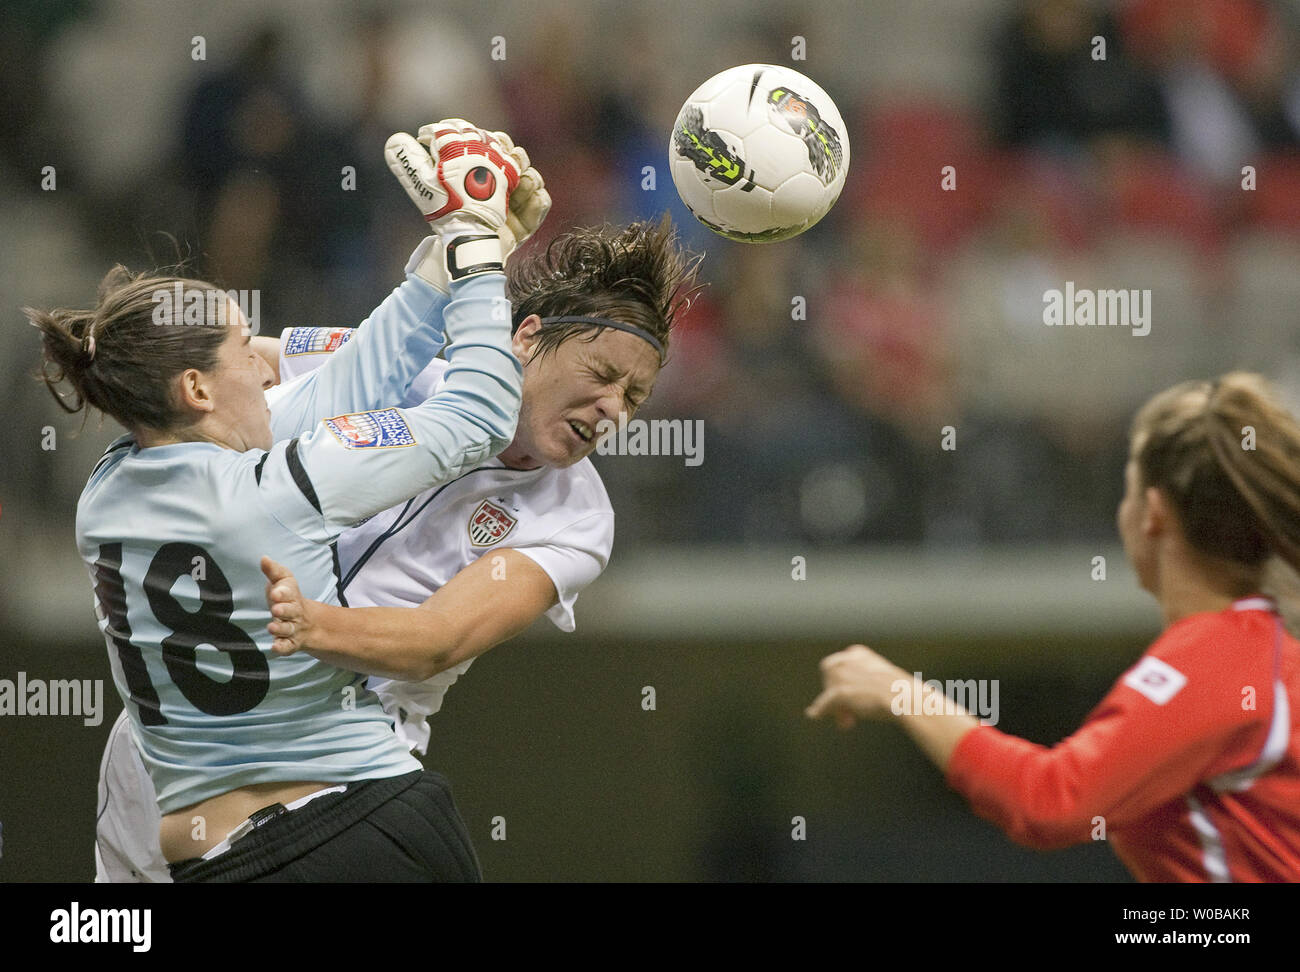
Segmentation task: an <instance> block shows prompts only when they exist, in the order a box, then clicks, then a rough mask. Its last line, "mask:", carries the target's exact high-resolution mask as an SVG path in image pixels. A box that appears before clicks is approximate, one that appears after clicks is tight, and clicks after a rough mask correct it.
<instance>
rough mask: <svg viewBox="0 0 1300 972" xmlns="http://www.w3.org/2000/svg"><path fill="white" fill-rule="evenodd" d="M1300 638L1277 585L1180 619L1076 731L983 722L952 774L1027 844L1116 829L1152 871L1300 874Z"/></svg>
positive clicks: (1216, 877) (1165, 874) (1191, 875)
mask: <svg viewBox="0 0 1300 972" xmlns="http://www.w3.org/2000/svg"><path fill="white" fill-rule="evenodd" d="M1298 703H1300V642H1297V641H1296V640H1295V639H1294V638H1292V637H1291V636H1290V635H1288V634H1287V633H1286V632H1285V630H1284V629H1283V628H1282V625H1281V623H1280V621H1279V619H1278V617H1277V615H1276V613H1275V610H1274V605H1273V603H1272V602H1271V601H1270V600H1268V599H1267V598H1263V597H1251V598H1243V599H1241V600H1238V601H1236V602H1234V603H1233V605H1232V606H1231V607H1230V608H1228V609H1227V610H1224V611H1221V612H1217V613H1215V612H1206V613H1201V614H1194V615H1190V616H1188V617H1186V618H1182V619H1181V620H1179V621H1177V622H1175V623H1174V624H1172V625H1170V626H1169V627H1168V628H1167V629H1166V630H1165V632H1164V633H1163V634H1161V636H1160V637H1159V638H1158V639H1157V640H1156V642H1155V644H1153V645H1152V646H1151V648H1150V649H1149V650H1148V651H1147V653H1146V654H1145V655H1143V656H1142V658H1141V660H1139V661H1138V663H1137V664H1136V665H1134V666H1133V667H1132V668H1131V669H1129V670H1128V672H1126V673H1125V674H1124V676H1123V677H1122V678H1121V679H1120V680H1119V682H1117V683H1116V685H1115V687H1114V688H1112V689H1111V691H1110V693H1109V694H1108V695H1107V696H1106V698H1105V699H1103V700H1102V702H1101V704H1100V705H1098V706H1097V707H1096V708H1095V709H1093V711H1092V712H1091V713H1090V714H1089V716H1088V718H1087V719H1086V720H1085V721H1084V724H1083V725H1082V726H1081V727H1080V728H1079V730H1078V731H1077V732H1075V733H1074V735H1072V736H1070V737H1069V738H1068V739H1066V740H1065V741H1063V742H1061V743H1059V744H1058V745H1056V746H1054V747H1052V748H1050V749H1049V748H1047V747H1045V746H1040V745H1037V744H1036V743H1031V742H1028V741H1026V740H1024V739H1020V738H1017V737H1015V736H1009V735H1007V734H1006V733H1003V732H999V731H998V730H997V729H994V728H992V727H991V726H980V727H979V728H977V729H973V730H971V731H970V732H968V733H966V735H965V736H963V737H962V739H961V741H960V742H959V743H958V744H957V747H956V749H955V750H954V751H953V754H952V758H951V760H950V762H949V764H948V771H947V779H948V782H949V784H950V785H951V786H952V787H953V788H954V789H956V790H957V791H958V792H959V793H961V794H963V795H964V796H965V797H967V799H969V800H970V803H971V806H972V807H973V809H974V810H975V812H976V813H978V814H979V815H980V816H982V817H985V818H986V819H988V820H991V821H993V822H994V823H996V824H997V825H998V826H999V827H1001V828H1002V829H1003V830H1005V831H1006V832H1007V834H1008V835H1009V836H1010V837H1011V838H1012V839H1013V840H1015V841H1016V842H1017V843H1021V844H1025V845H1027V846H1029V847H1035V848H1042V849H1050V848H1055V847H1066V846H1069V845H1071V844H1078V843H1082V842H1084V841H1087V840H1089V839H1094V838H1095V837H1097V836H1100V835H1101V833H1102V832H1103V831H1102V830H1101V826H1100V825H1101V823H1102V822H1103V821H1104V834H1105V837H1106V839H1108V840H1109V841H1110V843H1111V846H1112V847H1113V848H1114V849H1115V852H1116V853H1117V854H1118V855H1119V858H1120V860H1121V861H1123V862H1124V864H1125V866H1126V867H1127V868H1128V869H1129V870H1130V871H1131V872H1132V873H1133V875H1134V876H1135V877H1136V878H1137V879H1138V880H1139V881H1300V759H1298V758H1297V757H1298V754H1300V722H1298V721H1297V712H1296V710H1297V709H1300V704H1298Z"/></svg>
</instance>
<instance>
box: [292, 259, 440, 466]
mask: <svg viewBox="0 0 1300 972" xmlns="http://www.w3.org/2000/svg"><path fill="white" fill-rule="evenodd" d="M447 300H448V298H447V297H446V295H444V294H442V293H440V292H439V291H438V290H435V289H434V288H433V287H432V286H431V285H430V284H428V283H427V282H426V281H424V280H421V279H420V278H419V277H417V276H415V275H414V274H411V275H408V276H407V278H406V281H405V282H404V283H403V284H402V285H401V286H400V287H398V288H397V289H396V290H394V291H393V292H392V293H391V294H389V295H388V298H387V299H386V300H385V301H384V302H383V303H382V304H380V305H379V306H378V307H377V308H375V310H374V312H373V313H372V314H371V315H370V316H369V317H368V318H367V319H366V320H365V321H363V322H362V324H361V326H360V327H359V328H357V330H356V332H355V333H354V334H353V335H352V337H351V340H349V341H347V343H345V344H344V345H343V346H342V347H340V348H339V349H338V350H337V351H335V352H334V353H333V354H331V355H329V356H328V360H327V361H326V362H325V363H324V364H323V365H322V366H321V367H319V368H317V369H316V370H314V371H312V372H311V373H310V374H307V375H304V376H303V377H302V378H300V379H298V380H297V381H293V382H290V383H287V384H285V385H282V386H279V387H278V388H275V389H272V391H271V392H268V393H267V403H268V405H269V407H270V409H271V438H272V441H274V442H279V441H282V440H284V439H291V438H293V437H294V436H295V435H301V434H302V433H304V432H307V431H308V430H310V429H311V428H313V427H314V426H315V425H316V423H318V422H320V421H321V420H322V419H325V418H329V417H331V416H335V415H342V414H344V413H347V412H361V411H365V410H368V409H376V408H382V407H384V406H386V405H395V404H397V403H398V402H400V401H401V400H402V397H403V396H404V395H405V394H406V389H407V388H408V387H409V386H410V384H411V381H412V380H413V379H414V378H415V376H416V375H418V374H419V373H420V372H421V371H422V370H423V369H424V367H425V366H426V365H427V364H428V363H429V362H430V361H431V360H432V359H433V358H435V357H437V355H438V352H439V351H440V350H442V345H443V341H444V334H443V308H444V307H446V305H447Z"/></svg>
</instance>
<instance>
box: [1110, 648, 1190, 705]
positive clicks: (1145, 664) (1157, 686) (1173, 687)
mask: <svg viewBox="0 0 1300 972" xmlns="http://www.w3.org/2000/svg"><path fill="white" fill-rule="evenodd" d="M1124 684H1125V685H1127V686H1128V687H1129V688H1131V689H1134V690H1135V691H1138V692H1141V693H1142V694H1143V695H1145V696H1146V697H1147V698H1148V699H1150V700H1151V701H1152V702H1154V703H1155V704H1156V705H1164V704H1165V703H1166V702H1168V701H1169V700H1170V699H1172V698H1173V697H1174V696H1175V695H1177V694H1178V693H1179V692H1180V691H1181V690H1182V687H1183V686H1184V685H1186V684H1187V676H1186V675H1184V674H1183V673H1182V672H1180V671H1179V670H1178V669H1176V668H1174V666H1173V665H1169V664H1166V663H1165V662H1162V661H1161V660H1160V659H1159V658H1149V657H1148V658H1143V659H1142V660H1141V661H1140V662H1138V663H1137V664H1136V665H1135V666H1134V667H1133V670H1132V671H1131V672H1129V673H1128V674H1127V675H1125V676H1124Z"/></svg>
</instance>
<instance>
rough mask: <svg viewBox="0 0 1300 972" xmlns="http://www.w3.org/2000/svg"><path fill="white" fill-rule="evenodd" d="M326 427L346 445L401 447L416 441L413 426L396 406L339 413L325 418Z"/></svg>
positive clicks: (365, 447)
mask: <svg viewBox="0 0 1300 972" xmlns="http://www.w3.org/2000/svg"><path fill="white" fill-rule="evenodd" d="M325 427H326V428H327V429H329V430H330V432H332V433H333V434H334V438H336V439H338V440H339V442H341V443H342V444H343V448H345V449H401V448H404V447H405V446H413V445H415V436H414V435H412V434H411V427H410V426H409V425H407V424H406V419H404V418H402V413H401V412H399V411H398V410H397V409H395V408H383V409H380V410H379V411H377V412H353V413H351V414H350V415H336V416H334V418H328V419H326V420H325Z"/></svg>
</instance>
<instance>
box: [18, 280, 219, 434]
mask: <svg viewBox="0 0 1300 972" xmlns="http://www.w3.org/2000/svg"><path fill="white" fill-rule="evenodd" d="M178 283H179V284H180V285H181V293H182V302H181V304H180V305H179V306H171V307H170V313H169V314H168V316H167V317H166V318H165V319H163V320H159V319H158V316H162V311H163V310H164V309H165V306H166V305H162V304H161V302H160V301H158V300H156V299H155V295H156V294H159V293H163V292H167V293H174V292H175V286H176V284H178ZM194 291H201V292H203V303H202V305H201V306H202V307H203V308H204V321H203V323H205V324H211V325H217V324H226V323H231V322H229V321H227V320H226V304H225V293H224V291H221V290H220V289H219V288H218V287H217V286H216V285H215V284H211V283H208V282H207V281H205V280H195V279H193V278H191V277H180V276H167V275H162V274H145V273H132V272H131V271H130V270H127V269H126V267H123V266H122V265H120V264H119V265H118V266H115V267H114V268H113V269H112V270H110V271H109V272H108V273H107V274H106V275H105V276H104V279H103V280H102V281H101V282H100V285H99V293H98V296H97V298H96V301H95V306H94V307H90V308H86V309H81V310H69V309H66V308H54V309H51V310H37V309H35V308H32V307H24V308H23V313H24V314H25V315H26V316H27V319H28V320H29V321H31V323H32V324H33V325H35V326H36V327H37V328H38V329H39V330H40V332H41V341H42V345H43V347H44V359H43V361H42V365H41V370H40V374H39V375H38V377H39V379H40V380H42V381H44V383H45V386H46V387H47V388H48V389H49V390H50V393H51V394H52V395H53V396H54V400H55V401H56V402H58V404H59V407H60V408H62V409H63V410H64V411H65V412H70V413H76V412H80V411H81V410H82V409H85V408H87V407H88V406H89V407H93V408H96V409H98V410H99V411H101V412H103V413H104V414H105V415H109V416H112V417H113V418H115V419H116V420H117V421H118V422H120V423H121V424H122V425H123V426H125V427H126V428H127V429H129V430H131V431H133V432H134V431H136V430H139V429H151V430H157V431H170V430H173V429H174V428H176V426H177V424H178V423H177V420H178V418H179V414H178V403H177V401H176V399H175V395H174V390H173V379H174V378H175V377H176V376H177V375H179V374H180V373H181V372H183V371H185V370H186V369H188V368H197V369H199V370H200V371H210V370H212V369H214V368H215V367H216V366H217V361H218V358H219V355H220V349H221V344H222V342H223V341H225V340H226V329H225V327H217V326H212V327H188V326H174V327H169V326H164V325H172V324H174V325H181V324H182V322H183V318H182V313H183V310H184V307H185V305H186V304H187V303H189V302H190V295H191V294H192V293H193V292H194ZM210 291H216V292H217V293H218V295H219V299H218V300H216V301H215V306H216V308H217V313H216V315H215V319H213V320H208V317H209V316H212V315H209V313H208V309H209V308H212V307H213V301H211V300H210V299H209V298H208V292H210ZM169 303H173V304H174V302H170V301H169ZM156 315H157V316H156ZM65 385H66V386H67V389H66V391H65V390H64V389H63V386H65Z"/></svg>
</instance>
